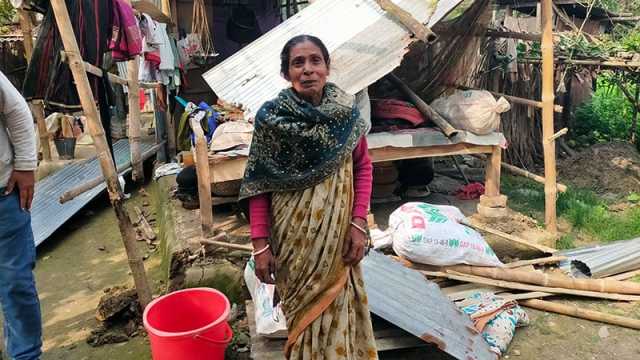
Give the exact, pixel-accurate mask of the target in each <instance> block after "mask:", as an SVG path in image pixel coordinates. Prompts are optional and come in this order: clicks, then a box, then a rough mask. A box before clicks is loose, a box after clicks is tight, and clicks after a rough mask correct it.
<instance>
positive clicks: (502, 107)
mask: <svg viewBox="0 0 640 360" xmlns="http://www.w3.org/2000/svg"><path fill="white" fill-rule="evenodd" d="M431 107H433V109H434V110H435V111H437V112H438V113H439V114H440V115H442V116H443V117H444V118H445V119H447V120H448V121H449V122H450V123H451V125H452V126H453V127H454V128H456V129H458V130H466V131H470V132H472V133H474V134H477V135H486V134H489V133H492V132H494V131H497V130H498V129H499V128H500V114H501V113H503V112H506V111H509V110H510V109H511V105H510V104H509V102H508V101H507V100H506V99H505V98H503V97H501V98H500V99H499V100H498V101H496V99H495V98H494V97H493V95H491V93H490V92H488V91H486V90H466V91H461V90H457V91H456V92H454V93H453V95H450V96H446V97H441V98H438V99H436V100H435V101H434V102H433V103H431Z"/></svg>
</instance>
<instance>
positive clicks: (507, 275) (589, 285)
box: [446, 265, 640, 295]
mask: <svg viewBox="0 0 640 360" xmlns="http://www.w3.org/2000/svg"><path fill="white" fill-rule="evenodd" d="M446 269H447V272H448V271H450V270H451V271H455V272H458V273H463V274H467V275H475V276H481V277H485V278H490V279H494V280H505V281H513V282H519V283H526V284H532V285H540V286H545V287H556V288H563V289H574V290H584V291H596V292H602V293H612V294H629V295H640V284H639V283H634V282H630V281H617V280H610V279H574V278H570V277H568V276H562V275H554V274H545V273H542V272H539V271H524V270H518V269H504V268H498V267H481V266H470V265H455V266H448V267H446Z"/></svg>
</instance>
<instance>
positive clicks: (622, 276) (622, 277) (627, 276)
mask: <svg viewBox="0 0 640 360" xmlns="http://www.w3.org/2000/svg"><path fill="white" fill-rule="evenodd" d="M638 275H640V269H639V270H633V271H627V272H625V273H622V274H618V275H614V276H609V277H607V279H611V280H620V281H622V280H629V279H631V278H632V277H636V276H638Z"/></svg>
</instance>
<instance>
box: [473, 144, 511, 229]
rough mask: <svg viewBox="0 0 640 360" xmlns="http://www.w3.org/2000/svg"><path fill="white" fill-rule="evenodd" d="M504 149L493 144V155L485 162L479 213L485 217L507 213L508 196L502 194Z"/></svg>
mask: <svg viewBox="0 0 640 360" xmlns="http://www.w3.org/2000/svg"><path fill="white" fill-rule="evenodd" d="M501 165H502V149H501V148H500V146H493V148H492V152H491V155H490V157H489V159H488V161H487V163H486V164H485V181H484V195H483V196H481V197H480V202H479V203H478V213H479V214H480V215H482V216H484V217H502V216H506V215H507V197H506V196H503V195H500V169H501Z"/></svg>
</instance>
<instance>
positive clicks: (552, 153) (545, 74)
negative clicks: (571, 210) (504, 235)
mask: <svg viewBox="0 0 640 360" xmlns="http://www.w3.org/2000/svg"><path fill="white" fill-rule="evenodd" d="M541 7H542V105H543V108H542V138H543V139H550V140H551V141H543V142H542V147H543V149H544V178H545V185H544V194H545V201H544V203H545V211H544V219H545V221H544V222H545V224H546V227H547V231H549V232H550V233H552V234H555V233H557V232H558V224H557V221H558V219H557V209H556V200H557V196H558V190H557V184H556V183H557V179H556V178H557V174H556V142H555V140H553V139H552V137H553V135H554V131H555V129H554V124H553V123H554V121H553V106H554V99H555V94H554V91H555V90H554V88H553V86H554V83H553V72H554V62H553V2H552V0H542V3H541Z"/></svg>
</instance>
